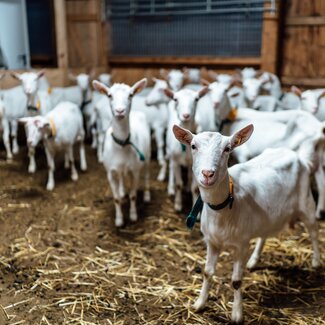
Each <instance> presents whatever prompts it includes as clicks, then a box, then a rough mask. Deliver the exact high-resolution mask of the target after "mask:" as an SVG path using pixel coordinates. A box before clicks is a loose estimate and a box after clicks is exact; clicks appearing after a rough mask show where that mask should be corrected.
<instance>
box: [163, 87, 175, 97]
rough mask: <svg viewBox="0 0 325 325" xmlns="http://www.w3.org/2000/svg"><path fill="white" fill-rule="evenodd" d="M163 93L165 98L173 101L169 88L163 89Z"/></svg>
mask: <svg viewBox="0 0 325 325" xmlns="http://www.w3.org/2000/svg"><path fill="white" fill-rule="evenodd" d="M164 93H165V95H166V96H167V97H169V98H171V99H174V92H173V91H172V90H170V89H169V88H166V89H164Z"/></svg>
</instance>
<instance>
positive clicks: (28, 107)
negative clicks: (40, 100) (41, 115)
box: [27, 105, 38, 112]
mask: <svg viewBox="0 0 325 325" xmlns="http://www.w3.org/2000/svg"><path fill="white" fill-rule="evenodd" d="M27 110H28V111H32V112H38V109H37V107H36V106H33V105H27Z"/></svg>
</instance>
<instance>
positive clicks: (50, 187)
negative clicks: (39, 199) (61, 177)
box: [46, 184, 54, 191]
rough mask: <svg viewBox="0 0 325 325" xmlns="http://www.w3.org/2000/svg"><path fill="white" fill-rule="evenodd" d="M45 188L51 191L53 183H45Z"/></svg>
mask: <svg viewBox="0 0 325 325" xmlns="http://www.w3.org/2000/svg"><path fill="white" fill-rule="evenodd" d="M46 189H47V190H48V191H53V189H54V184H47V185H46Z"/></svg>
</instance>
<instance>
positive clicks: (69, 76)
mask: <svg viewBox="0 0 325 325" xmlns="http://www.w3.org/2000/svg"><path fill="white" fill-rule="evenodd" d="M68 78H69V79H70V80H71V81H76V80H77V77H76V76H75V75H74V74H73V73H72V72H71V71H69V73H68Z"/></svg>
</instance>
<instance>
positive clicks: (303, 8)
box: [0, 0, 325, 87]
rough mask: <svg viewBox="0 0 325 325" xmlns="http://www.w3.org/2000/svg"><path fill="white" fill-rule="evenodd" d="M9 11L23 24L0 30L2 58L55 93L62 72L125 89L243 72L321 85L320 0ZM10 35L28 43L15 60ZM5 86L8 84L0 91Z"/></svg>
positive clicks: (74, 4) (47, 6) (40, 6)
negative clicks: (112, 81)
mask: <svg viewBox="0 0 325 325" xmlns="http://www.w3.org/2000/svg"><path fill="white" fill-rule="evenodd" d="M9 2H10V6H11V7H12V6H13V5H15V6H17V10H18V11H19V10H22V12H21V15H22V18H23V19H22V20H21V23H22V24H21V26H19V28H18V27H17V26H15V21H17V20H13V21H12V24H13V27H12V28H11V33H10V36H9V34H8V33H6V29H5V28H1V34H0V35H1V36H0V44H1V47H2V52H3V54H4V56H5V58H8V59H9V58H10V60H11V61H13V60H15V62H14V63H12V67H14V68H16V66H17V64H20V67H21V68H23V66H24V65H23V63H24V62H25V63H26V65H27V66H28V65H29V64H30V65H31V66H32V67H35V68H38V67H46V68H47V76H48V78H49V80H50V82H51V84H53V85H54V86H56V85H67V84H68V83H69V81H68V78H67V70H68V69H71V70H72V71H75V72H79V71H84V70H85V69H91V68H94V69H96V71H97V72H101V71H107V70H108V69H109V70H110V71H112V72H113V73H114V74H115V76H116V80H117V81H123V82H127V83H132V82H134V81H136V80H138V79H139V78H140V77H142V76H147V77H150V76H157V75H158V70H159V69H160V68H161V67H166V68H171V67H174V68H175V67H183V66H188V67H201V66H205V67H207V68H211V69H215V70H217V71H230V72H231V71H233V69H236V68H242V67H245V66H252V67H255V68H261V69H263V70H266V71H270V72H275V73H277V74H278V75H279V76H280V78H281V80H282V83H283V84H284V85H285V86H286V85H291V84H293V83H295V84H297V85H299V86H308V87H309V86H311V87H319V86H322V85H324V82H325V68H324V67H325V64H324V60H325V57H324V56H323V55H321V53H322V52H323V50H324V49H323V47H324V46H325V36H324V34H325V4H324V1H322V0H314V1H308V0H289V1H277V0H272V1H263V0H251V1H238V0H236V1H235V0H232V1H209V0H193V1H187V2H186V4H185V5H184V4H183V3H182V2H180V1H179V2H177V1H151V2H148V1H144V2H141V1H133V0H119V1H118V0H116V1H114V0H112V1H109V0H107V1H101V0H56V1H52V0H44V1H40V0H39V1H37V0H30V1H27V2H26V6H25V5H23V4H24V1H21V0H13V1H1V2H0V5H1V6H2V8H1V11H0V15H3V16H2V17H4V15H6V14H7V13H6V10H9V9H7V7H8V6H9ZM149 3H150V5H149ZM27 18H28V19H27ZM1 21H2V24H4V21H5V20H4V19H1ZM24 22H25V23H24ZM144 22H146V23H145V24H144ZM27 26H28V28H27ZM14 33H15V38H16V39H17V41H18V42H20V43H22V42H21V41H20V40H21V39H25V40H27V41H28V40H29V46H28V45H26V48H25V49H24V48H22V49H18V50H16V52H17V51H18V52H17V53H15V49H13V50H12V49H11V48H10V47H12V46H13V45H9V44H8V41H7V39H8V38H10V39H12V36H13V35H14ZM194 33H195V35H198V36H197V37H196V38H195V39H193V37H192V35H193V34H194ZM24 35H25V36H24ZM216 42H218V43H217V44H218V46H216V45H215V44H216ZM27 43H28V42H27ZM171 49H173V51H172V50H171ZM11 51H13V54H11ZM15 58H16V59H15ZM19 62H20V63H19ZM14 83H15V81H13V80H10V79H9V78H7V80H5V81H4V87H11V86H12V85H13V84H14Z"/></svg>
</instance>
